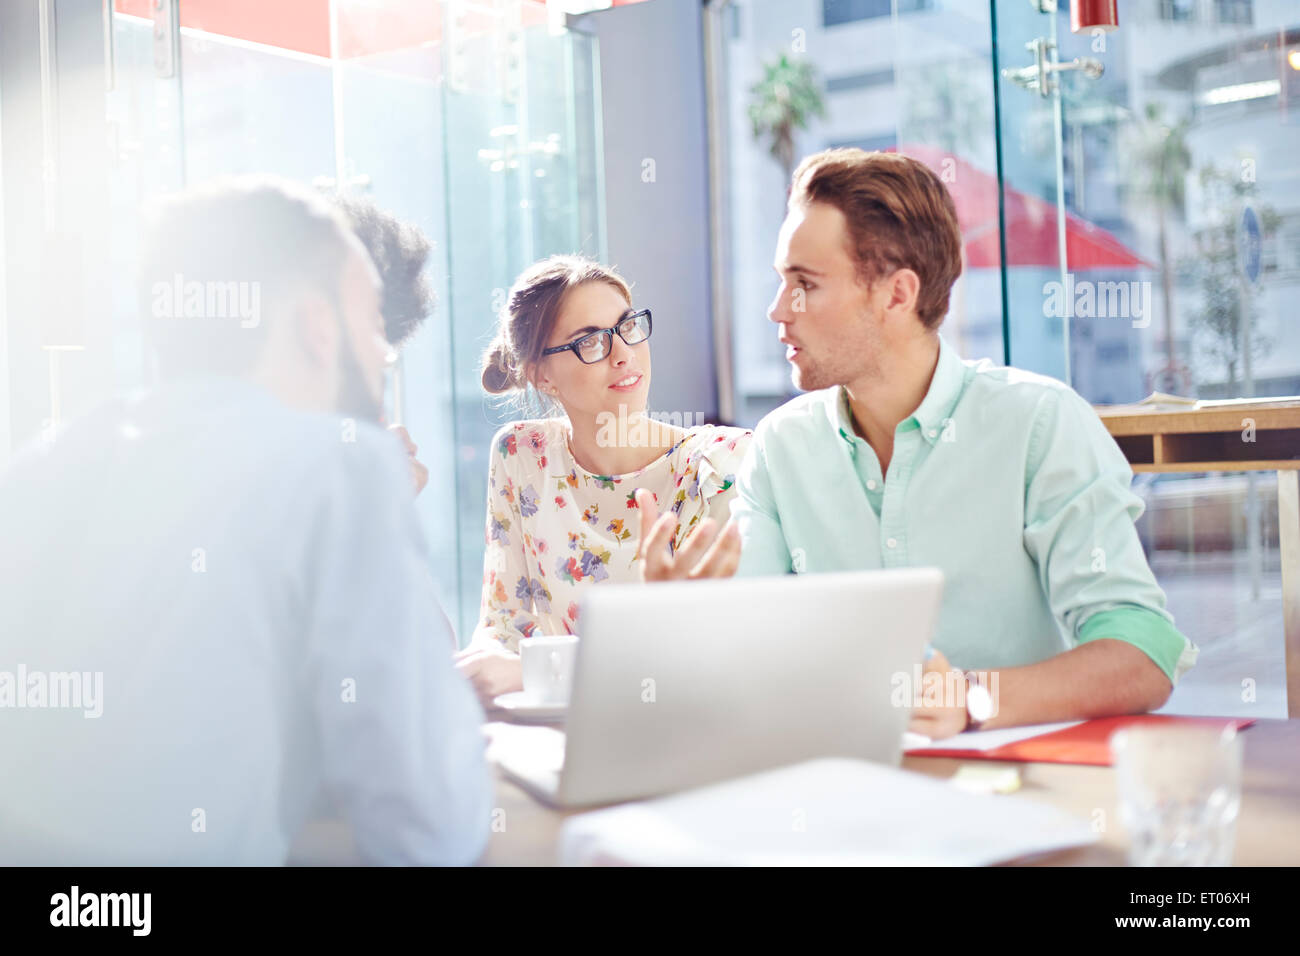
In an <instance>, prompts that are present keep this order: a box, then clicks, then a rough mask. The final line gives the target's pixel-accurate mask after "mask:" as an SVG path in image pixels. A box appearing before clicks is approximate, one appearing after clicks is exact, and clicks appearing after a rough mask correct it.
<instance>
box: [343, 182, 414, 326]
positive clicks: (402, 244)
mask: <svg viewBox="0 0 1300 956" xmlns="http://www.w3.org/2000/svg"><path fill="white" fill-rule="evenodd" d="M334 201H335V203H337V205H338V207H339V209H340V210H341V211H342V213H343V215H344V217H345V218H346V219H347V220H348V222H349V224H350V225H351V226H352V231H353V232H355V233H356V234H357V238H358V239H360V240H361V242H362V244H363V245H364V246H365V247H366V251H367V252H369V253H370V258H371V259H372V260H374V263H375V268H376V269H378V270H379V277H380V278H381V279H382V280H383V282H384V298H383V302H382V303H381V304H380V311H381V312H382V313H383V315H384V336H385V337H386V338H387V339H388V343H389V344H390V345H392V346H393V347H394V348H396V347H398V346H400V345H402V344H403V343H404V342H406V340H407V339H409V338H410V337H411V336H412V335H414V334H415V333H416V331H418V330H419V328H420V326H421V325H423V324H424V320H425V319H427V318H428V317H429V315H430V313H432V312H433V290H432V289H431V288H430V287H429V283H428V281H427V280H426V278H425V275H424V266H425V263H426V261H427V260H428V258H429V251H430V250H431V249H432V244H431V243H430V242H429V239H428V237H427V236H425V234H424V233H423V232H422V231H421V230H420V228H419V227H418V226H415V225H412V224H411V223H409V222H403V221H402V220H401V219H398V218H397V217H396V216H394V215H393V214H392V213H389V212H386V211H385V210H383V209H380V208H379V207H378V206H376V205H375V203H374V201H373V200H371V199H370V198H368V197H366V196H355V195H347V196H335V197H334Z"/></svg>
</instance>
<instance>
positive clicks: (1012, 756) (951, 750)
mask: <svg viewBox="0 0 1300 956" xmlns="http://www.w3.org/2000/svg"><path fill="white" fill-rule="evenodd" d="M1254 722H1255V721H1254V719H1253V718H1249V717H1176V716H1171V715H1167V714H1133V715H1130V716H1126V717H1100V718H1097V719H1095V720H1079V721H1067V722H1065V723H1059V724H1035V725H1032V726H1028V727H1012V728H1009V729H1007V730H983V731H973V732H971V733H965V734H958V735H957V736H955V737H949V738H947V739H945V740H936V741H933V742H931V743H928V744H922V745H920V746H913V747H909V748H908V749H907V750H905V751H904V756H908V757H959V758H961V759H964V760H1016V761H1022V762H1025V763H1072V764H1084V765H1088V766H1093V767H1109V766H1110V765H1111V756H1110V737H1111V735H1112V734H1113V733H1115V732H1116V731H1117V730H1120V729H1122V728H1124V727H1132V726H1136V725H1141V724H1148V725H1154V724H1167V725H1171V726H1174V725H1189V726H1196V725H1202V726H1205V727H1211V728H1222V727H1227V726H1229V725H1234V726H1236V728H1237V729H1238V730H1241V729H1242V728H1245V727H1249V726H1250V725H1251V724H1253V723H1254Z"/></svg>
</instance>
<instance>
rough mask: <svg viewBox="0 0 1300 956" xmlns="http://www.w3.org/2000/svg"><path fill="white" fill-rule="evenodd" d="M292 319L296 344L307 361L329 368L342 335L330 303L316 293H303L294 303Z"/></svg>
mask: <svg viewBox="0 0 1300 956" xmlns="http://www.w3.org/2000/svg"><path fill="white" fill-rule="evenodd" d="M293 320H294V321H293V325H294V330H295V332H296V334H297V338H298V344H299V345H300V346H301V347H302V350H303V353H304V354H305V355H306V356H307V360H308V361H309V362H310V363H311V364H312V365H315V366H317V367H320V368H333V367H334V365H335V363H336V362H337V359H338V352H339V336H340V335H341V334H342V330H341V329H340V328H339V316H338V315H337V313H336V311H335V309H334V305H333V303H331V302H330V301H329V299H327V298H326V297H325V296H323V295H321V294H320V293H319V292H311V291H308V292H304V293H302V294H301V295H300V296H298V297H297V300H296V301H295V303H294V306H293Z"/></svg>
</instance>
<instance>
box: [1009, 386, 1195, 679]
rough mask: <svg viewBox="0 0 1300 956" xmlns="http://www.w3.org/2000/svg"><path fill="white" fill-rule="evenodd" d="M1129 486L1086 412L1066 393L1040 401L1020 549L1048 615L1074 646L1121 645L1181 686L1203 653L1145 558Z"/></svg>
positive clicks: (1100, 428)
mask: <svg viewBox="0 0 1300 956" xmlns="http://www.w3.org/2000/svg"><path fill="white" fill-rule="evenodd" d="M1132 479H1133V472H1132V469H1131V468H1130V467H1129V464H1128V462H1127V461H1126V460H1125V458H1124V456H1123V454H1122V453H1121V452H1120V450H1119V447H1118V446H1117V445H1116V444H1115V442H1114V439H1112V438H1111V437H1110V434H1109V433H1108V432H1107V431H1106V428H1105V426H1104V425H1103V424H1102V422H1101V419H1099V418H1098V417H1097V414H1096V412H1094V411H1093V410H1092V407H1091V406H1089V405H1088V403H1087V402H1085V401H1084V400H1083V399H1082V398H1081V397H1079V396H1078V395H1077V394H1076V393H1074V392H1071V391H1069V390H1066V389H1054V390H1052V391H1049V392H1047V393H1045V394H1044V396H1043V398H1042V399H1041V401H1040V403H1039V405H1038V408H1037V414H1036V416H1035V421H1034V425H1033V429H1032V432H1031V435H1030V441H1029V447H1028V462H1027V468H1026V482H1025V531H1024V544H1025V549H1026V551H1027V552H1028V553H1029V554H1030V556H1031V557H1032V558H1033V559H1034V561H1035V562H1036V564H1037V566H1038V574H1039V580H1040V582H1041V584H1042V587H1043V590H1044V592H1045V593H1046V594H1047V596H1048V601H1049V603H1050V605H1051V608H1052V612H1053V614H1054V615H1055V616H1056V619H1057V621H1058V622H1059V624H1060V626H1061V628H1062V630H1063V631H1064V633H1065V634H1066V636H1067V637H1068V638H1069V639H1070V640H1071V641H1072V642H1073V643H1074V644H1076V645H1077V644H1082V643H1086V642H1088V641H1093V640H1098V639H1101V638H1113V639H1115V640H1121V641H1125V642H1127V643H1129V644H1132V645H1133V646H1135V647H1137V648H1138V649H1139V650H1141V651H1142V652H1143V653H1145V654H1146V655H1147V656H1148V657H1150V658H1151V660H1152V661H1153V662H1154V663H1155V664H1156V665H1157V666H1158V667H1159V668H1160V669H1161V670H1162V671H1163V672H1164V673H1165V675H1166V676H1167V677H1168V678H1169V680H1170V681H1171V682H1173V683H1177V681H1178V679H1179V677H1181V676H1182V674H1183V673H1184V672H1185V671H1186V670H1187V669H1188V668H1190V667H1191V666H1192V665H1193V664H1194V663H1195V661H1196V654H1197V649H1196V647H1195V645H1194V644H1192V642H1191V641H1189V640H1188V639H1187V638H1186V637H1185V636H1184V635H1183V634H1182V633H1180V632H1179V631H1178V629H1177V628H1176V627H1175V626H1174V621H1173V617H1172V615H1170V614H1169V612H1168V611H1167V610H1166V609H1165V595H1164V592H1163V591H1162V590H1161V589H1160V586H1159V585H1158V584H1157V583H1156V580H1155V576H1154V575H1153V574H1152V573H1151V568H1150V566H1149V565H1148V564H1147V560H1146V555H1145V554H1144V553H1143V551H1142V544H1141V541H1140V540H1139V538H1138V534H1137V528H1136V527H1135V526H1134V522H1135V521H1136V520H1137V518H1138V517H1139V516H1140V515H1141V514H1142V510H1143V507H1144V505H1143V502H1142V499H1141V498H1139V497H1138V496H1137V495H1136V494H1134V492H1133V491H1132V488H1131V485H1132Z"/></svg>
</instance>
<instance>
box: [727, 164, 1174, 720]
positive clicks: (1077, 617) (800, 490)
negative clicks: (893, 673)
mask: <svg viewBox="0 0 1300 956" xmlns="http://www.w3.org/2000/svg"><path fill="white" fill-rule="evenodd" d="M961 241H962V240H961V234H960V231H959V230H958V226H957V215H956V209H955V207H954V205H953V201H952V197H951V196H950V195H949V194H948V190H947V188H946V187H945V186H944V185H943V183H942V182H941V181H940V180H939V178H938V177H937V176H936V175H935V174H934V173H933V172H931V171H930V170H929V169H927V168H926V167H925V166H924V165H923V164H921V163H919V162H917V161H915V160H912V159H909V158H907V157H905V156H901V155H897V154H891V153H866V152H864V151H862V150H858V149H834V150H827V151H825V152H822V153H818V154H816V155H813V156H810V157H808V158H807V159H805V160H804V161H803V163H802V164H801V165H800V166H799V168H798V169H797V170H796V171H795V174H794V178H793V185H792V189H791V194H790V200H789V206H788V212H787V216H786V219H785V222H784V224H783V225H782V227H781V232H780V236H779V238H778V240H777V250H776V260H775V268H776V271H777V273H778V274H779V275H780V277H781V285H780V288H779V289H778V291H777V294H776V298H775V299H774V301H773V302H772V304H771V306H770V307H769V310H768V318H769V319H770V320H771V321H772V322H774V323H776V325H777V327H778V329H779V337H780V340H781V342H782V343H784V344H785V345H786V347H787V351H786V358H787V360H788V361H789V362H790V365H791V368H792V371H793V379H794V384H795V385H796V387H798V388H800V389H802V390H804V391H806V392H809V393H810V394H807V395H803V396H800V397H799V398H796V399H794V400H793V401H791V402H789V403H787V404H786V405H784V406H782V407H781V408H779V409H777V410H776V411H775V412H773V413H772V414H770V415H769V416H767V417H766V418H765V419H764V420H763V421H762V422H760V423H759V425H758V428H757V429H756V431H755V434H754V444H753V447H752V449H751V452H750V456H749V458H748V460H747V462H746V465H745V467H744V468H743V469H742V472H741V474H740V475H739V476H738V478H737V485H738V497H737V500H736V503H735V505H734V506H733V507H732V514H733V516H734V517H735V519H736V520H737V522H738V523H739V527H740V532H741V540H742V554H741V559H740V568H739V572H738V573H740V574H780V573H788V572H791V571H793V572H796V573H803V572H823V571H847V570H866V569H873V568H901V567H909V566H922V565H928V566H934V567H938V568H940V569H942V570H943V572H944V576H945V585H944V597H943V605H942V609H941V612H940V616H939V623H938V629H937V632H936V636H935V639H934V642H933V643H934V647H935V649H936V651H937V653H936V654H935V655H934V656H933V658H932V659H931V660H930V661H929V662H928V663H927V665H926V666H927V670H928V671H936V672H940V673H944V674H946V675H948V676H956V677H957V678H958V679H957V680H953V681H951V682H950V684H951V686H953V687H955V688H958V689H960V688H963V687H965V688H967V691H968V692H966V693H964V694H961V693H958V694H955V695H954V696H955V697H958V698H960V697H964V698H965V699H953V700H944V701H942V702H937V703H939V704H940V705H939V706H934V707H923V708H921V709H919V710H917V711H916V713H915V717H914V720H913V729H915V730H918V731H920V732H921V733H925V734H928V735H930V736H932V737H944V736H948V735H950V734H953V733H957V732H960V731H962V730H964V729H967V728H969V727H974V726H980V725H981V722H982V726H985V727H989V728H995V727H1005V726H1013V725H1017V724H1032V723H1046V722H1050V721H1064V720H1074V719H1081V718H1088V717H1101V716H1109V715H1116V714H1127V713H1135V712H1142V711H1147V710H1153V709H1155V708H1157V707H1159V706H1161V705H1162V704H1163V703H1164V702H1165V700H1166V699H1167V698H1168V697H1169V694H1170V692H1171V690H1172V687H1173V684H1174V682H1175V681H1177V679H1178V678H1179V676H1180V675H1181V674H1182V673H1183V672H1184V671H1185V670H1186V669H1187V668H1188V667H1190V666H1191V665H1192V664H1193V663H1194V661H1195V658H1196V648H1195V646H1194V645H1193V644H1192V643H1191V642H1190V641H1188V640H1187V639H1186V638H1185V637H1184V636H1183V635H1182V634H1181V633H1179V632H1178V631H1177V630H1176V629H1175V628H1174V625H1173V619H1172V617H1171V616H1170V615H1169V613H1168V612H1167V611H1166V610H1165V597H1164V593H1163V592H1162V591H1161V589H1160V587H1159V586H1158V585H1157V584H1156V582H1155V579H1154V577H1153V576H1152V574H1151V570H1150V568H1149V567H1148V565H1147V562H1146V558H1145V555H1144V554H1143V551H1142V546H1141V544H1140V542H1139V539H1138V536H1137V532H1136V530H1135V528H1134V524H1133V522H1134V520H1135V519H1136V518H1137V516H1138V515H1139V514H1140V513H1141V511H1142V502H1141V499H1140V498H1138V497H1137V496H1136V495H1135V494H1133V492H1132V491H1131V490H1130V488H1129V485H1130V481H1131V479H1132V472H1131V470H1130V468H1129V465H1128V462H1127V461H1126V460H1125V459H1124V456H1123V455H1122V454H1121V453H1120V451H1119V448H1118V447H1117V446H1116V444H1115V442H1114V441H1113V440H1112V439H1111V438H1110V436H1109V434H1108V433H1107V432H1106V429H1105V427H1104V426H1103V425H1102V424H1101V421H1100V420H1099V419H1098V417H1097V415H1096V414H1095V413H1094V412H1093V410H1092V408H1091V407H1090V406H1089V405H1088V404H1087V402H1085V401H1084V400H1083V399H1082V398H1081V397H1080V396H1079V395H1078V394H1077V393H1075V392H1074V391H1073V390H1072V389H1070V388H1069V387H1068V386H1067V385H1065V384H1063V383H1061V382H1058V381H1056V380H1054V379H1050V378H1047V377H1045V376H1041V375H1035V374H1032V373H1029V372H1024V371H1020V370H1018V369H1014V368H997V367H994V366H993V365H992V364H991V363H990V362H988V361H987V360H985V361H981V362H970V361H963V360H962V359H961V358H959V357H958V356H957V354H956V353H955V352H954V351H953V349H952V346H951V345H949V344H948V343H947V342H946V341H945V340H944V339H943V338H942V337H941V336H940V335H939V331H938V329H939V325H940V323H942V321H943V319H944V316H945V315H946V313H947V311H948V296H949V291H950V289H951V288H952V284H953V282H954V281H956V279H957V276H958V275H959V274H960V272H961ZM870 626H871V622H870V621H864V622H863V627H864V628H869V627H870ZM949 661H951V662H952V664H954V665H956V666H957V667H958V668H960V669H961V670H962V671H965V672H967V673H966V675H965V676H964V677H963V676H962V675H961V674H957V675H952V674H951V672H950V670H949ZM974 671H979V675H978V676H979V680H978V684H979V686H980V687H981V689H982V691H983V693H982V694H981V693H979V692H975V693H971V692H969V687H970V686H971V682H972V681H973V678H972V672H974ZM990 675H991V676H992V677H993V679H992V680H989V679H988V677H989V676H990ZM944 683H945V685H947V684H949V682H948V681H945V682H944ZM990 689H992V690H993V694H992V697H993V699H992V700H990V699H989V694H988V691H989V690H990ZM889 690H890V689H889V688H883V689H882V693H888V692H889ZM914 690H915V692H916V694H917V695H919V693H920V689H919V688H917V689H914ZM913 699H914V698H913ZM977 701H978V703H979V706H978V707H976V706H972V705H974V704H975V703H976V702H977Z"/></svg>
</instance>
